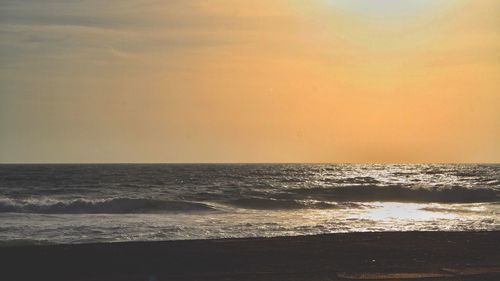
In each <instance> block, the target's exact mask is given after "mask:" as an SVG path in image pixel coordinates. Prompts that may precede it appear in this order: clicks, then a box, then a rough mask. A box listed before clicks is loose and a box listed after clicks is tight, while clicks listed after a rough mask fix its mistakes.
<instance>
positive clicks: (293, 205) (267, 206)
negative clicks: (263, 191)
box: [225, 198, 363, 210]
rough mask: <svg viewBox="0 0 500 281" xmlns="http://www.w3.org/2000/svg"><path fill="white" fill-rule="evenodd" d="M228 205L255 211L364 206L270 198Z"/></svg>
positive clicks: (231, 202)
mask: <svg viewBox="0 0 500 281" xmlns="http://www.w3.org/2000/svg"><path fill="white" fill-rule="evenodd" d="M225 203H226V204H228V205H231V206H234V207H238V208H243V209H254V210H293V209H341V208H360V207H363V205H362V204H358V203H352V202H342V203H338V202H323V201H315V200H284V199H270V198H242V199H236V200H230V201H226V202H225Z"/></svg>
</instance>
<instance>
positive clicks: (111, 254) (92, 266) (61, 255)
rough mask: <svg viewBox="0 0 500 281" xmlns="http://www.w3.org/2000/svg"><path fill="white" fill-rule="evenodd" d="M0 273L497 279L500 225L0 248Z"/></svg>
mask: <svg viewBox="0 0 500 281" xmlns="http://www.w3.org/2000/svg"><path fill="white" fill-rule="evenodd" d="M0 270H1V272H0V279H1V280H13V281H14V280H65V281H72V280H74V281H84V280H85V281H87V280H96V281H97V280H116V281H118V280H120V281H121V280H127V281H128V280H130V281H131V280H143V281H160V280H310V281H314V280H482V281H484V280H496V281H497V280H500V232H392V233H349V234H329V235H316V236H299V237H277V238H252V239H219V240H194V241H165V242H130V243H101V244H80V245H44V246H10V247H0Z"/></svg>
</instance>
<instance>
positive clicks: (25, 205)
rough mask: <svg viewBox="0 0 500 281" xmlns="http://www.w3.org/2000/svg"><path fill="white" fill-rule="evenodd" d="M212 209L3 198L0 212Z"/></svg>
mask: <svg viewBox="0 0 500 281" xmlns="http://www.w3.org/2000/svg"><path fill="white" fill-rule="evenodd" d="M211 210H215V209H214V208H212V207H210V206H208V205H206V204H203V203H198V202H186V201H165V200H157V199H145V198H138V199H137V198H113V199H102V200H84V199H77V200H66V201H55V200H50V201H43V200H13V199H7V198H4V199H0V213H39V214H101V213H102V214H124V213H156V212H179V211H182V212H186V211H211Z"/></svg>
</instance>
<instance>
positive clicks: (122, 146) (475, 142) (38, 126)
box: [0, 0, 500, 164]
mask: <svg viewBox="0 0 500 281" xmlns="http://www.w3.org/2000/svg"><path fill="white" fill-rule="evenodd" d="M498 11H500V2H499V1H495V0H479V1H478V0H475V1H472V0H433V1H431V0H379V1H371V0H350V1H348V0H339V1H333V0H309V1H305V0H291V1H284V0H269V1H257V2H248V1H239V0H237V1H233V0H214V1H203V0H184V1H178V0H174V1H165V2H162V1H153V0H122V1H116V0H112V1H106V2H102V1H97V0H85V1H63V0H45V1H34V0H29V1H14V0H0V36H1V37H2V40H1V41H0V163H485V164H486V163H499V162H500V145H499V144H500V113H499V112H500V110H499V109H500V84H499V83H498V81H500V60H499V54H500V17H499V16H498Z"/></svg>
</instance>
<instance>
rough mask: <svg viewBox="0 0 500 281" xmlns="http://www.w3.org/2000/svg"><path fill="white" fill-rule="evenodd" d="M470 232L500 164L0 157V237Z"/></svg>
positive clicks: (495, 209)
mask: <svg viewBox="0 0 500 281" xmlns="http://www.w3.org/2000/svg"><path fill="white" fill-rule="evenodd" d="M471 230H472V231H475V230H500V165H458V164H453V165H450V164H439V165H438V164H432V165H431V164H421V165H400V164H391V165H389V164H384V165H382V164H371V165H361V164H50V165H46V164H22V165H13V164H3V165H0V245H19V244H74V243H101V242H118V241H157V240H182V239H209V238H235V237H273V236H294V235H313V234H326V233H339V232H379V231H471Z"/></svg>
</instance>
